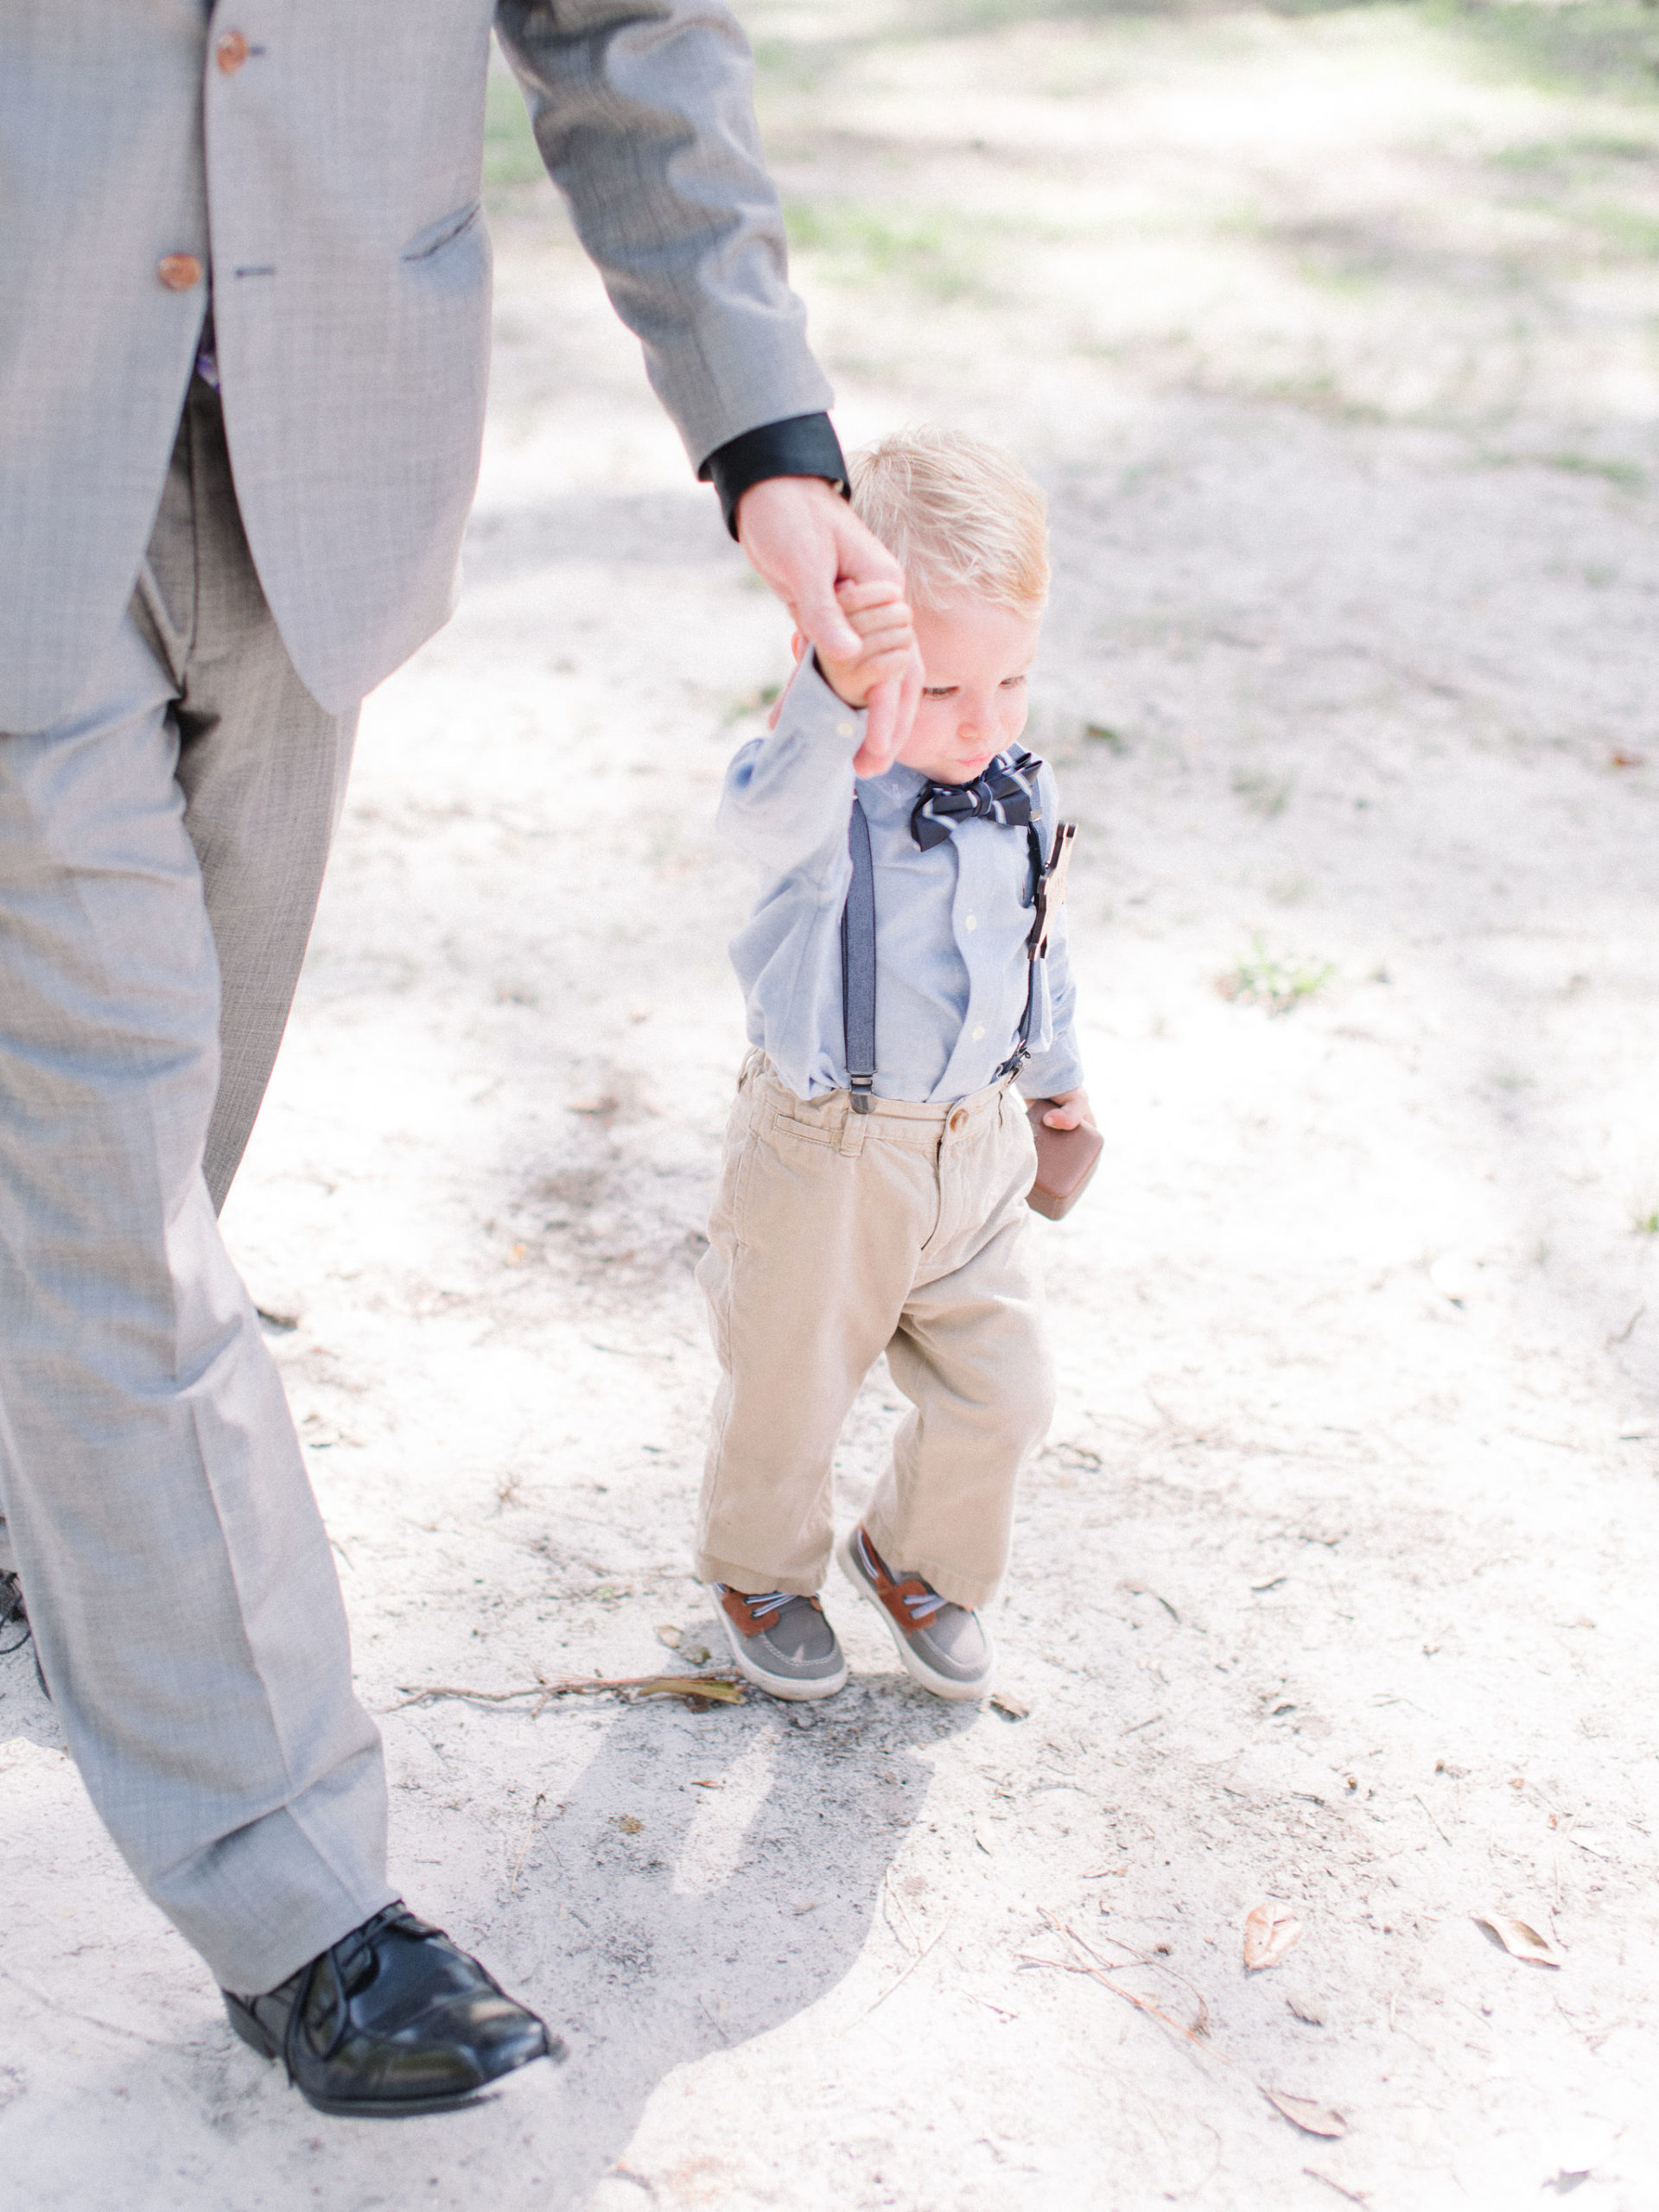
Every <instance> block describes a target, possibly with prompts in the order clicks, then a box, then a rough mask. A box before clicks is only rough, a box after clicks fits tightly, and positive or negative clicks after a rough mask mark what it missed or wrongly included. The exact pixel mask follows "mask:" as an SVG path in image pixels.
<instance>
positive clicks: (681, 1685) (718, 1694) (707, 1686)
mask: <svg viewBox="0 0 1659 2212" xmlns="http://www.w3.org/2000/svg"><path fill="white" fill-rule="evenodd" d="M601 1691H604V1692H608V1693H609V1694H613V1695H614V1696H618V1697H622V1698H626V1700H627V1701H628V1702H629V1703H630V1704H632V1703H633V1701H634V1700H636V1699H637V1698H642V1697H683V1699H684V1700H685V1701H686V1703H687V1704H688V1705H690V1706H692V1707H696V1708H697V1709H699V1710H700V1709H702V1707H707V1706H709V1705H741V1704H742V1702H743V1690H742V1686H741V1683H740V1682H739V1681H737V1679H736V1677H735V1676H734V1675H608V1676H601V1675H563V1677H561V1678H560V1679H559V1680H558V1681H548V1680H547V1679H546V1677H545V1676H544V1675H537V1679H536V1680H535V1681H533V1682H526V1683H525V1684H524V1688H522V1689H516V1690H473V1689H467V1688H464V1687H462V1686H461V1685H458V1684H454V1683H448V1682H431V1683H429V1684H428V1685H427V1687H426V1688H424V1689H419V1690H410V1692H409V1693H408V1694H407V1695H406V1696H404V1697H400V1698H399V1699H398V1700H397V1704H396V1705H389V1706H386V1707H384V1708H383V1709H384V1710H385V1712H387V1713H401V1712H402V1711H403V1710H404V1707H405V1706H410V1705H432V1704H435V1702H436V1700H438V1699H439V1698H448V1697H454V1698H460V1699H461V1700H463V1701H464V1702H465V1703H466V1704H467V1705H511V1704H512V1701H513V1700H514V1699H515V1698H521V1697H533V1698H534V1699H535V1700H536V1704H535V1707H534V1709H533V1711H532V1712H531V1719H532V1720H533V1719H536V1718H537V1714H539V1713H540V1712H541V1710H542V1708H543V1706H545V1705H546V1704H547V1703H548V1702H549V1701H550V1700H551V1699H553V1698H556V1697H591V1696H593V1695H594V1694H596V1693H598V1692H601Z"/></svg>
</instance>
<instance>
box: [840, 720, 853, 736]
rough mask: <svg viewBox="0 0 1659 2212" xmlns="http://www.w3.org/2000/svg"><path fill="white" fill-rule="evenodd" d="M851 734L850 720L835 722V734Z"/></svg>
mask: <svg viewBox="0 0 1659 2212" xmlns="http://www.w3.org/2000/svg"><path fill="white" fill-rule="evenodd" d="M852 734H853V726H852V724H851V722H837V723H836V736H837V737H850V736H851V735H852Z"/></svg>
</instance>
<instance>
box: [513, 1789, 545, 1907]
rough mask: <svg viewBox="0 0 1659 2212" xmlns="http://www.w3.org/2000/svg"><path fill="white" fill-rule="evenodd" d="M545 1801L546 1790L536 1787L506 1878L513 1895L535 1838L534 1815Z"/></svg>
mask: <svg viewBox="0 0 1659 2212" xmlns="http://www.w3.org/2000/svg"><path fill="white" fill-rule="evenodd" d="M546 1802H547V1792H546V1791H545V1790H544V1789H538V1790H537V1792H536V1802H535V1803H534V1804H533V1805H532V1806H531V1808H530V1818H529V1819H528V1820H527V1821H525V1822H524V1841H523V1842H522V1843H521V1844H520V1845H519V1847H518V1857H517V1858H516V1859H514V1860H513V1862H512V1873H511V1875H509V1877H508V1878H507V1887H508V1888H509V1889H510V1890H511V1891H512V1893H513V1895H514V1897H517V1896H518V1877H519V1875H520V1874H521V1873H523V1872H524V1855H525V1853H527V1852H528V1851H529V1849H530V1847H531V1844H532V1843H533V1842H534V1841H535V1840H536V1815H537V1813H538V1812H540V1810H541V1808H542V1807H543V1805H545V1804H546Z"/></svg>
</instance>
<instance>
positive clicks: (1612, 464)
mask: <svg viewBox="0 0 1659 2212" xmlns="http://www.w3.org/2000/svg"><path fill="white" fill-rule="evenodd" d="M1538 458H1539V460H1540V461H1541V462H1542V463H1543V465H1544V467H1546V468H1559V469H1560V470H1562V471H1563V472H1564V473H1565V474H1567V475H1568V476H1599V477H1600V478H1601V479H1602V480H1603V481H1604V482H1605V483H1608V484H1612V485H1615V486H1617V487H1618V490H1619V491H1621V492H1639V491H1640V490H1641V489H1642V487H1643V485H1644V484H1645V483H1646V482H1647V477H1646V474H1645V473H1644V472H1643V470H1642V469H1640V468H1638V467H1637V465H1636V463H1635V462H1634V461H1601V460H1599V459H1598V458H1597V457H1596V455H1595V454H1588V453H1546V454H1540V455H1539V456H1538Z"/></svg>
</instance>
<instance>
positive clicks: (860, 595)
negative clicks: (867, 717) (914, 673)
mask: <svg viewBox="0 0 1659 2212" xmlns="http://www.w3.org/2000/svg"><path fill="white" fill-rule="evenodd" d="M836 604H837V605H838V606H839V607H840V608H841V611H842V613H843V614H844V615H845V616H846V618H847V623H848V626H849V629H850V630H851V631H852V632H853V635H854V638H855V641H856V650H855V652H850V653H844V654H843V653H838V652H833V651H832V652H825V651H824V649H823V646H822V645H820V646H819V647H818V649H817V652H818V666H819V667H820V668H821V669H822V670H823V677H824V681H825V683H828V684H829V689H830V690H832V691H833V692H834V693H835V694H836V697H837V698H840V699H844V700H845V701H846V702H847V704H848V705H849V707H868V705H869V703H870V694H871V692H872V691H874V690H875V688H876V686H877V684H878V683H896V682H900V681H902V679H903V677H904V675H905V672H906V669H907V668H908V667H909V665H910V657H911V655H912V653H913V652H915V650H916V633H915V632H914V631H913V630H912V627H911V622H910V609H909V607H906V604H905V588H904V585H903V583H902V582H899V583H892V582H887V580H886V579H883V580H881V581H880V582H874V583H867V584H860V583H842V584H837V585H836Z"/></svg>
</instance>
